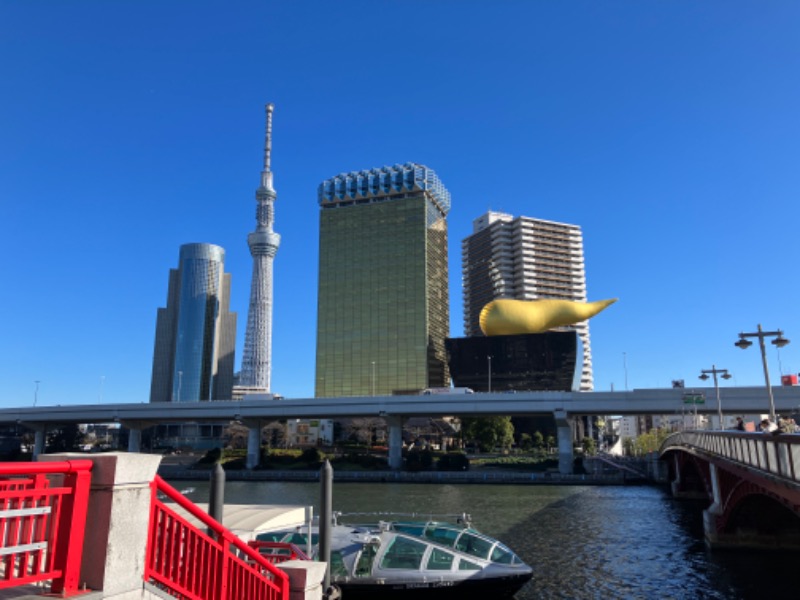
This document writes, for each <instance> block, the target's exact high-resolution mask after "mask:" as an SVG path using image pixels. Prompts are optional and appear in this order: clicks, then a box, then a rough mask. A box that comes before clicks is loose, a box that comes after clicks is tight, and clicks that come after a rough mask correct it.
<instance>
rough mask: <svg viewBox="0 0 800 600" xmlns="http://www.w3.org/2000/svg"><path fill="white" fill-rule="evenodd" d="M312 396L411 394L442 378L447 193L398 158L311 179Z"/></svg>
mask: <svg viewBox="0 0 800 600" xmlns="http://www.w3.org/2000/svg"><path fill="white" fill-rule="evenodd" d="M318 196H319V205H320V209H321V210H320V248H319V256H320V259H319V294H318V315H317V363H316V386H315V388H316V395H317V397H324V396H332V397H338V396H366V395H372V394H373V393H374V394H409V393H419V391H420V390H422V389H424V388H429V387H440V386H446V385H449V383H450V377H449V373H448V368H447V360H446V354H445V347H444V341H445V338H446V337H447V336H448V334H449V328H450V325H449V321H450V309H449V293H448V269H447V221H446V216H447V213H448V211H449V210H450V193H449V192H448V191H447V190H446V189H445V187H444V185H442V182H441V181H440V180H439V178H438V177H437V176H436V174H435V173H434V172H433V171H432V170H431V169H429V168H427V167H425V166H422V165H417V164H414V163H407V164H404V165H395V166H393V167H383V168H380V169H372V170H369V171H355V172H352V173H344V174H341V175H337V176H336V177H332V178H331V179H328V180H326V181H323V182H322V184H320V186H319V193H318Z"/></svg>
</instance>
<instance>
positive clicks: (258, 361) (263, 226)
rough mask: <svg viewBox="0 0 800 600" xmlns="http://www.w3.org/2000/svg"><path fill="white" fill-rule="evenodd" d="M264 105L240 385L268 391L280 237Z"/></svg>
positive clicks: (249, 242) (269, 106)
mask: <svg viewBox="0 0 800 600" xmlns="http://www.w3.org/2000/svg"><path fill="white" fill-rule="evenodd" d="M274 108H275V107H274V105H272V104H267V106H266V113H267V124H266V139H265V143H264V169H263V170H262V171H261V185H260V186H259V187H258V189H257V190H256V203H257V204H256V230H255V231H254V232H253V233H251V234H250V235H248V236H247V245H248V246H250V254H251V255H252V256H253V278H252V280H251V282H250V307H249V309H248V312H247V329H246V331H245V338H244V358H243V359H242V371H241V374H240V376H239V384H240V385H242V386H247V387H251V388H257V389H263V390H264V391H265V392H269V391H270V371H271V368H272V296H273V294H272V263H273V260H274V259H275V254H276V253H277V251H278V246H279V245H280V243H281V236H279V235H278V234H277V233H275V232H274V231H273V230H272V227H273V223H274V221H275V199H276V198H277V197H278V194H277V193H276V192H275V189H274V188H273V187H272V170H271V169H270V160H271V154H272V111H273V109H274Z"/></svg>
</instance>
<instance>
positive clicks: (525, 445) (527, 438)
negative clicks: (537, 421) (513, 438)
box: [519, 433, 533, 452]
mask: <svg viewBox="0 0 800 600" xmlns="http://www.w3.org/2000/svg"><path fill="white" fill-rule="evenodd" d="M519 447H520V448H522V450H523V451H524V452H529V451H530V450H531V449H532V448H533V438H532V437H531V435H530V434H529V433H523V434H522V435H521V436H519Z"/></svg>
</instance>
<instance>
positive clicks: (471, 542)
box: [456, 533, 494, 559]
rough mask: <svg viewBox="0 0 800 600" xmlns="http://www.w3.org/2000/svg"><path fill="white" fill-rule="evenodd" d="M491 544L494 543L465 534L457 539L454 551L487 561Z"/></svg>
mask: <svg viewBox="0 0 800 600" xmlns="http://www.w3.org/2000/svg"><path fill="white" fill-rule="evenodd" d="M493 544H494V542H492V541H489V540H487V539H484V538H482V537H478V536H477V535H472V534H471V533H465V534H463V535H462V536H461V537H460V538H458V543H457V544H456V550H460V551H461V552H466V553H467V554H471V555H472V556H477V557H478V558H484V559H487V558H489V552H490V551H491V549H492V545H493Z"/></svg>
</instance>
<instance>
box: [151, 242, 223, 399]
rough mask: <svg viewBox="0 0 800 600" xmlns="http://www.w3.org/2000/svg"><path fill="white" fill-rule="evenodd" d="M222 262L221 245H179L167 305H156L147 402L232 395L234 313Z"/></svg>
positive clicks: (215, 397) (171, 274) (171, 275)
mask: <svg viewBox="0 0 800 600" xmlns="http://www.w3.org/2000/svg"><path fill="white" fill-rule="evenodd" d="M224 263H225V251H224V250H223V249H222V248H220V247H219V246H215V245H213V244H185V245H183V246H181V249H180V259H179V264H178V268H177V269H170V274H169V291H168V296H167V307H166V308H160V309H158V317H157V320H156V341H155V350H154V352H153V378H152V381H151V384H150V402H198V401H201V400H229V399H231V397H232V395H233V394H232V390H233V368H234V363H233V359H234V348H235V339H236V313H231V312H230V311H229V298H230V288H231V280H230V277H231V276H230V274H228V273H225V272H224V271H223V267H224Z"/></svg>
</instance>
